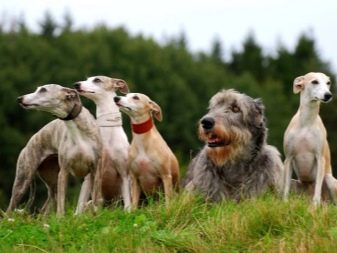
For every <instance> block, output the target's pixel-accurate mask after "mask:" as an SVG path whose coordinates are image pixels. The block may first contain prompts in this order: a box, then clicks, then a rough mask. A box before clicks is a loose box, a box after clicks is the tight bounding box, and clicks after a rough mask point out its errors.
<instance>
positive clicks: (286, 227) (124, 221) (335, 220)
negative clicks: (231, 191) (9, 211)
mask: <svg viewBox="0 0 337 253" xmlns="http://www.w3.org/2000/svg"><path fill="white" fill-rule="evenodd" d="M0 240H1V243H0V252H119V253H120V252H146V253H151V252H213V253H214V252H337V243H336V242H337V207H336V206H333V205H323V206H321V207H319V208H318V209H316V210H314V209H313V208H312V207H311V206H310V204H309V202H308V200H306V199H303V198H300V197H295V196H292V197H291V199H290V201H289V202H287V203H285V202H282V201H281V200H279V199H277V198H275V197H274V196H272V195H270V194H267V195H265V196H263V197H261V198H259V199H254V200H247V201H244V202H241V203H234V202H223V203H221V204H205V203H204V202H203V201H201V199H199V198H197V197H191V196H189V195H184V194H180V195H179V196H177V197H176V198H175V199H174V200H173V201H172V203H171V204H170V205H169V207H167V208H166V207H165V205H164V204H163V202H162V201H161V202H160V203H158V202H155V203H150V204H149V205H148V206H146V207H144V208H141V209H139V210H137V211H134V212H132V213H125V212H124V211H123V210H122V209H121V208H115V209H102V210H100V211H99V212H98V213H97V214H96V215H93V214H83V215H80V216H78V217H74V216H73V215H72V213H71V211H70V210H69V212H68V214H67V215H66V216H65V217H64V218H60V219H58V218H56V216H55V215H54V214H53V215H50V216H48V217H42V216H35V217H33V216H30V215H27V214H24V213H15V214H13V215H11V216H6V215H4V216H3V217H2V218H1V221H0Z"/></svg>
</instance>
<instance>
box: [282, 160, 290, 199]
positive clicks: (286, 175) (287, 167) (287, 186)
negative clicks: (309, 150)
mask: <svg viewBox="0 0 337 253" xmlns="http://www.w3.org/2000/svg"><path fill="white" fill-rule="evenodd" d="M291 173H292V169H291V158H290V157H287V158H286V160H285V161H284V175H283V182H284V183H283V200H285V201H287V200H288V195H289V190H290V185H291Z"/></svg>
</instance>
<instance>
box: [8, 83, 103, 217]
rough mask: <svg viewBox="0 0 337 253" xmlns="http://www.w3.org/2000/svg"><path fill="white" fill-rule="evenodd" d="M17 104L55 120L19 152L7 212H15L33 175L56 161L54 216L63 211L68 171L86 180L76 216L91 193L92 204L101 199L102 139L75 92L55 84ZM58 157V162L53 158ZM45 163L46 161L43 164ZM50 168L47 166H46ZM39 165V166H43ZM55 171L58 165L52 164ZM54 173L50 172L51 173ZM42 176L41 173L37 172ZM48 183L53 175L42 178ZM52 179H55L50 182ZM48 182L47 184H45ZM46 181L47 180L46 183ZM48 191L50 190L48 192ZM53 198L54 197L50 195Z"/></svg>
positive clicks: (53, 181) (38, 90) (19, 100)
mask: <svg viewBox="0 0 337 253" xmlns="http://www.w3.org/2000/svg"><path fill="white" fill-rule="evenodd" d="M18 102H19V103H20V105H21V106H23V107H24V108H26V109H36V110H41V111H46V112H49V113H51V114H53V115H54V116H56V117H57V118H58V119H56V120H53V121H52V122H50V123H49V124H47V125H46V126H44V127H43V128H42V129H41V130H39V131H38V132H37V133H36V134H35V135H33V136H32V137H31V139H30V140H29V141H28V143H27V145H26V146H25V147H24V149H23V150H22V151H21V153H20V155H19V158H18V161H17V167H16V175H15V181H14V185H13V190H12V197H11V200H10V204H9V206H8V209H7V211H12V210H14V209H15V208H16V207H17V205H18V203H19V201H20V199H21V198H22V196H23V195H24V193H25V192H26V190H27V188H28V186H29V185H30V184H31V182H32V178H33V176H34V175H35V173H36V172H38V171H39V170H40V172H41V171H42V170H41V166H42V165H43V166H44V167H46V166H47V165H48V164H46V163H52V164H53V163H55V162H56V161H57V162H58V166H59V173H58V176H57V177H56V178H57V189H53V194H52V195H55V190H57V193H56V195H57V214H58V215H59V216H61V215H63V214H64V212H65V209H64V204H65V195H66V186H67V178H68V174H69V172H70V173H72V174H73V175H75V176H79V177H85V176H87V175H88V174H89V175H88V177H86V178H87V181H85V183H83V185H82V188H84V189H82V190H81V196H80V198H79V202H78V208H77V213H79V212H81V211H82V210H83V208H84V204H85V203H86V201H87V198H88V197H89V196H88V195H90V193H92V198H93V202H94V204H96V203H97V201H98V198H99V197H100V191H99V190H100V181H99V180H98V179H99V166H100V162H101V155H100V152H101V150H102V143H101V138H100V135H99V129H98V127H97V124H96V121H95V119H94V117H93V116H92V115H91V114H90V112H89V111H88V110H87V109H86V108H84V107H83V106H82V104H81V101H80V98H79V95H78V93H77V92H76V90H73V89H69V88H65V87H62V86H60V85H57V84H48V85H43V86H41V87H38V88H37V90H36V91H35V92H34V93H30V94H27V95H24V96H21V97H19V98H18ZM56 156H57V160H56V159H55V157H56ZM46 161H47V162H46ZM49 165H50V164H49ZM43 166H42V167H43ZM52 166H53V167H50V168H51V169H49V170H52V168H54V169H57V167H58V166H56V165H55V164H53V165H52ZM54 172H55V171H53V173H54ZM40 174H42V176H43V172H42V173H40ZM45 176H46V178H47V183H48V182H49V183H54V184H55V181H56V180H55V173H54V175H51V174H49V173H48V171H47V174H46V175H45ZM53 178H54V180H53ZM48 180H49V181H48ZM45 181H46V180H45ZM49 190H50V189H49ZM50 197H51V198H53V196H50Z"/></svg>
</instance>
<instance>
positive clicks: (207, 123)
mask: <svg viewBox="0 0 337 253" xmlns="http://www.w3.org/2000/svg"><path fill="white" fill-rule="evenodd" d="M200 123H201V125H202V127H203V129H205V130H210V129H212V128H213V127H214V124H215V121H214V119H213V118H211V117H206V118H203V119H202V120H201V122H200Z"/></svg>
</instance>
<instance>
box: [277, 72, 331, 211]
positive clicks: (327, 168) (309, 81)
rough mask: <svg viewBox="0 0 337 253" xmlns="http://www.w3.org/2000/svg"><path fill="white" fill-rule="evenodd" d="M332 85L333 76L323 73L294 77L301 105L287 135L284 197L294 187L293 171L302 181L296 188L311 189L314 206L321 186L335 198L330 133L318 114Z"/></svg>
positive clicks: (327, 98)
mask: <svg viewBox="0 0 337 253" xmlns="http://www.w3.org/2000/svg"><path fill="white" fill-rule="evenodd" d="M330 86H331V81H330V78H329V77H328V76H326V75H325V74H323V73H314V72H311V73H308V74H306V75H303V76H299V77H297V78H295V80H294V83H293V91H294V93H295V94H297V93H300V106H299V109H298V111H297V113H296V114H295V115H294V117H293V118H292V119H291V121H290V123H289V125H288V127H287V130H286V132H285V134H284V152H285V156H286V158H285V162H284V165H285V166H284V167H285V171H284V172H285V175H284V180H285V182H284V186H285V187H284V192H283V198H284V199H285V200H287V199H288V194H289V190H290V188H293V187H292V186H291V185H293V184H292V183H291V176H292V172H293V171H295V173H296V175H297V178H298V180H299V182H298V183H297V190H298V189H301V188H302V190H303V189H304V190H305V191H306V190H308V191H309V192H311V193H312V194H311V195H313V199H312V202H313V204H314V205H315V206H316V205H318V204H320V201H321V197H322V189H326V190H327V192H328V194H329V195H330V197H331V198H332V199H335V198H336V188H337V181H336V179H335V178H334V177H333V176H332V169H331V159H330V148H329V144H328V141H327V133H326V129H325V127H324V124H323V122H322V120H321V117H320V116H319V108H320V103H321V102H324V103H327V102H329V101H330V100H331V98H332V94H331V92H330ZM324 195H326V193H324Z"/></svg>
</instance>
